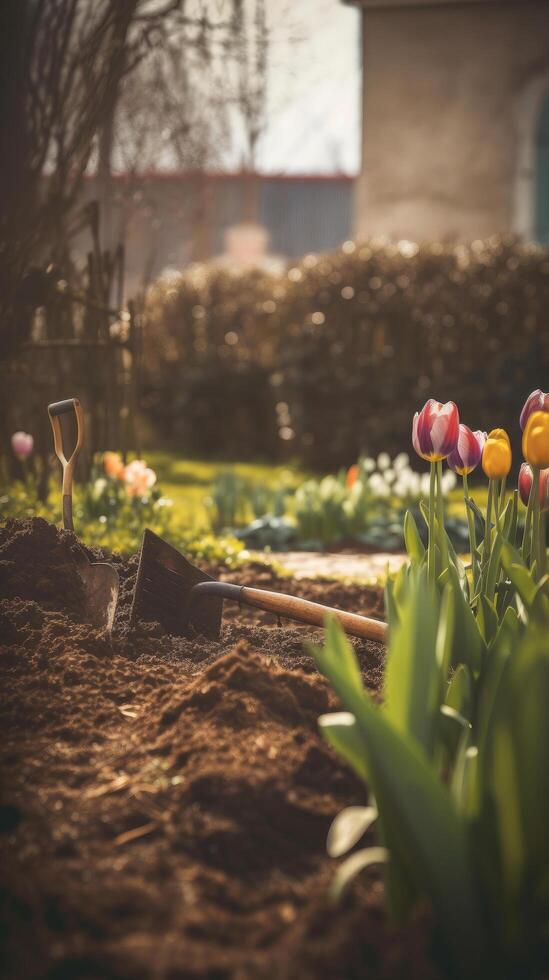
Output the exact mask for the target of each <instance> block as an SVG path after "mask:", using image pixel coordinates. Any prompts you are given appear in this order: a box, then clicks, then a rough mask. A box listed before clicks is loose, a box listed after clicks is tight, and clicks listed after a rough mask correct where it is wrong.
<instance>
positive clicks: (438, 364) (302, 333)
mask: <svg viewBox="0 0 549 980" xmlns="http://www.w3.org/2000/svg"><path fill="white" fill-rule="evenodd" d="M548 317H549V250H547V249H544V248H541V247H538V246H533V245H522V244H520V243H518V242H516V241H511V240H502V239H495V238H494V239H490V240H488V241H482V242H480V241H479V242H473V243H472V244H471V245H468V246H465V245H457V246H449V245H441V244H439V243H434V244H431V245H424V246H418V245H416V244H414V243H412V242H400V243H398V244H388V243H386V242H380V241H369V242H363V243H355V242H346V243H345V244H344V245H343V246H342V248H341V249H340V250H338V251H337V252H333V253H330V254H325V255H318V256H316V255H308V256H305V257H304V258H303V260H302V261H301V262H299V263H297V264H295V265H292V266H291V267H289V268H288V269H287V270H286V271H285V272H284V273H283V274H281V275H276V276H275V275H269V274H268V273H265V272H260V271H253V272H248V273H242V274H236V273H233V272H231V271H229V270H227V269H223V268H220V267H219V266H218V267H215V266H211V267H207V266H195V267H191V268H190V269H189V270H188V271H186V272H185V273H182V274H180V275H173V274H172V275H170V276H166V277H163V278H161V279H159V280H158V281H157V282H156V283H155V284H154V286H153V287H152V289H151V290H150V293H149V296H148V301H147V327H146V340H145V343H146V357H145V373H144V378H143V405H144V408H145V410H146V411H147V413H148V415H149V417H150V419H151V421H152V422H153V423H154V424H156V428H157V435H158V438H159V439H160V440H161V441H163V442H164V443H169V444H173V445H177V447H178V448H179V449H180V450H181V451H182V452H193V451H195V452H207V453H216V454H220V455H223V454H226V455H234V454H235V453H236V454H237V455H238V456H239V457H240V458H244V457H245V456H246V455H249V456H257V455H258V454H259V455H261V454H264V455H266V456H270V457H277V458H281V459H284V458H289V457H292V456H299V457H300V458H301V459H302V460H303V461H304V462H305V463H306V464H308V465H310V466H314V467H317V468H320V469H324V468H333V467H337V466H340V465H345V464H347V463H348V462H349V461H351V460H354V459H356V457H357V455H358V454H359V452H361V451H367V452H369V453H377V452H379V451H380V450H382V449H384V450H386V451H387V452H389V453H391V454H394V453H396V452H398V451H400V450H402V449H404V448H407V447H408V445H409V442H410V425H411V417H412V414H413V412H414V411H415V410H416V409H417V408H418V407H420V406H421V405H422V404H423V402H424V401H425V400H426V398H428V397H430V396H431V395H432V396H434V397H436V398H439V399H441V400H447V399H449V398H453V399H454V400H455V401H457V402H458V403H459V406H460V411H461V416H462V418H463V420H464V421H466V422H467V423H468V424H469V425H471V427H473V428H482V429H490V428H492V427H494V426H496V425H497V426H503V427H506V428H508V429H509V431H510V433H511V434H512V435H513V436H514V438H515V448H516V449H517V450H518V448H519V446H518V443H517V442H516V439H517V437H518V429H517V416H518V413H519V410H520V407H521V405H522V402H523V400H524V397H525V395H526V394H527V393H528V392H529V391H530V390H531V389H533V388H536V387H540V388H542V389H544V390H546V389H547V388H548V387H549V385H548V379H549V331H548V329H547V321H548Z"/></svg>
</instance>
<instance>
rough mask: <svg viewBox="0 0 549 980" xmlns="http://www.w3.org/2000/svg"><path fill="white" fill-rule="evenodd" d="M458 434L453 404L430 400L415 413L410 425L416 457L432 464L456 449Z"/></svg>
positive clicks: (457, 419) (456, 412)
mask: <svg viewBox="0 0 549 980" xmlns="http://www.w3.org/2000/svg"><path fill="white" fill-rule="evenodd" d="M458 432H459V412H458V409H457V405H455V404H454V402H446V404H445V405H443V404H442V403H441V402H437V401H435V399H434V398H430V399H429V401H428V402H426V403H425V405H424V406H423V408H422V410H421V412H416V414H415V415H414V421H413V425H412V443H413V446H414V449H415V451H416V453H417V454H418V456H421V457H422V459H427V460H429V462H431V463H434V462H437V461H438V460H440V459H446V457H447V456H449V455H450V453H451V452H452V451H453V450H454V449H455V448H456V445H457V441H458Z"/></svg>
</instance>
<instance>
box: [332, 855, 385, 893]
mask: <svg viewBox="0 0 549 980" xmlns="http://www.w3.org/2000/svg"><path fill="white" fill-rule="evenodd" d="M388 860H389V852H388V851H387V850H386V848H385V847H366V848H364V849H363V850H361V851H357V852H356V854H351V856H350V857H348V858H347V859H346V860H345V861H343V863H342V864H341V865H340V867H339V868H338V870H337V872H336V875H335V877H334V880H333V882H332V884H331V887H330V890H329V892H328V898H329V900H330V901H331V902H332V903H333V904H334V905H335V904H337V903H338V902H339V901H340V900H341V898H342V896H343V895H344V893H345V892H346V890H347V888H348V887H349V885H350V884H351V882H352V881H353V880H354V878H356V876H357V874H359V872H360V871H364V870H365V868H371V867H373V866H374V865H377V864H385V863H386V862H387V861H388Z"/></svg>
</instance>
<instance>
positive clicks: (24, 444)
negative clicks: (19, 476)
mask: <svg viewBox="0 0 549 980" xmlns="http://www.w3.org/2000/svg"><path fill="white" fill-rule="evenodd" d="M11 448H12V450H13V453H14V455H15V456H17V459H20V460H21V461H22V460H25V459H28V458H29V456H30V455H31V453H32V450H33V448H34V439H33V437H32V436H31V435H30V433H29V432H14V433H13V435H12V437H11Z"/></svg>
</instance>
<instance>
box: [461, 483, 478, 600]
mask: <svg viewBox="0 0 549 980" xmlns="http://www.w3.org/2000/svg"><path fill="white" fill-rule="evenodd" d="M463 496H464V498H465V510H466V511H467V523H468V525H469V546H470V548H471V565H472V568H473V590H474V591H475V592H476V588H477V578H478V564H477V532H476V528H475V515H474V514H473V511H472V509H471V507H470V504H469V502H470V500H471V497H470V495H469V481H468V480H467V473H464V474H463Z"/></svg>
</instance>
